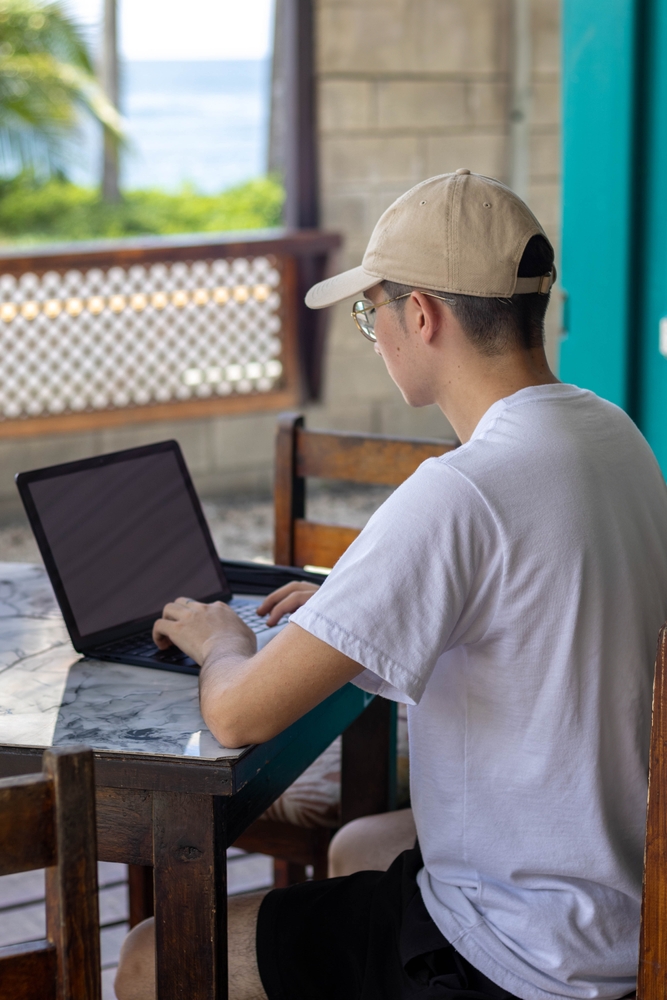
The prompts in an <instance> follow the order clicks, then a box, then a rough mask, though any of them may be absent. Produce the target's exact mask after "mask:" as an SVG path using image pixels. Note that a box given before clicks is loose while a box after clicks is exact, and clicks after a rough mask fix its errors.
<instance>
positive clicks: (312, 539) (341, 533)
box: [294, 519, 359, 569]
mask: <svg viewBox="0 0 667 1000" xmlns="http://www.w3.org/2000/svg"><path fill="white" fill-rule="evenodd" d="M358 534H359V529H358V528H342V527H340V526H338V525H333V524H318V523H317V521H304V520H302V519H299V520H297V521H295V522H294V565H295V566H324V567H326V568H328V569H331V568H332V566H335V565H336V563H337V562H338V560H339V559H340V557H341V556H342V554H343V552H345V549H346V548H347V547H348V546H349V545H351V544H352V542H353V541H354V540H355V538H356V537H357V535H358Z"/></svg>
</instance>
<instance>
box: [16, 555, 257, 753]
mask: <svg viewBox="0 0 667 1000" xmlns="http://www.w3.org/2000/svg"><path fill="white" fill-rule="evenodd" d="M68 743H69V744H71V743H87V744H88V745H89V746H92V747H93V749H95V750H117V751H124V752H126V753H127V752H130V753H138V754H142V753H145V754H153V755H155V754H158V755H163V756H169V757H181V758H182V757H184V756H185V757H195V758H197V757H198V758H201V759H205V760H215V759H220V758H225V759H229V758H234V757H237V756H238V755H239V754H240V753H241V752H242V750H227V749H225V748H224V747H222V746H221V745H220V744H219V743H218V742H217V740H216V739H215V738H214V737H213V736H212V735H211V733H210V732H209V731H208V729H207V728H206V726H205V724H204V720H203V719H202V717H201V713H200V711H199V700H198V695H197V678H196V677H193V676H190V675H186V674H176V673H171V672H169V671H166V670H152V669H150V668H146V667H133V666H126V665H125V664H120V663H107V662H103V661H102V660H89V659H81V657H80V654H79V653H77V652H76V650H75V649H74V648H73V646H72V645H71V643H70V640H69V636H68V634H67V629H66V628H65V624H64V622H63V619H62V616H61V614H60V610H59V608H58V605H57V603H56V599H55V597H54V594H53V590H52V589H51V584H50V583H49V579H48V577H47V575H46V572H45V571H44V569H43V568H42V567H41V566H33V565H30V564H28V563H0V744H10V745H13V746H29V747H40V748H41V747H48V746H62V745H64V744H68Z"/></svg>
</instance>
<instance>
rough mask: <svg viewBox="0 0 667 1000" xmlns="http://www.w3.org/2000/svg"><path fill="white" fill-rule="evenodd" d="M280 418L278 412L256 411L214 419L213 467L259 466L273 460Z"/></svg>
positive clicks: (222, 470)
mask: <svg viewBox="0 0 667 1000" xmlns="http://www.w3.org/2000/svg"><path fill="white" fill-rule="evenodd" d="M276 418H277V414H276V413H256V414H251V415H248V416H245V417H227V418H219V419H217V420H215V421H212V422H211V428H210V435H211V452H212V462H211V468H212V470H213V471H218V472H224V471H225V470H226V469H232V468H236V469H242V468H244V467H249V468H255V467H257V466H259V465H262V464H264V463H267V462H271V461H272V458H273V439H274V435H275V426H276Z"/></svg>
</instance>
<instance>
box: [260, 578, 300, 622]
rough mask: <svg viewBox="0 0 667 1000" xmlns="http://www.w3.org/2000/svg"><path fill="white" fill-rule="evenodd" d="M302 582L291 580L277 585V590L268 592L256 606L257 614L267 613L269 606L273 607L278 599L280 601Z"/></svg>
mask: <svg viewBox="0 0 667 1000" xmlns="http://www.w3.org/2000/svg"><path fill="white" fill-rule="evenodd" d="M301 586H302V584H301V583H300V582H299V581H298V580H292V581H291V582H290V583H286V584H285V585H284V586H283V587H278V590H274V591H273V593H271V594H268V595H267V596H266V597H265V598H264V600H263V601H262V603H261V604H260V605H259V607H258V608H257V614H258V615H266V614H268V613H269V611H270V610H271V608H273V607H275V606H276V604H278V603H279V601H282V599H283V598H284V597H287V595H288V594H291V593H292V592H293V591H294V590H297V589H299V588H300V587H301Z"/></svg>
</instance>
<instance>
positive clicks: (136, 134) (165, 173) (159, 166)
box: [71, 60, 270, 192]
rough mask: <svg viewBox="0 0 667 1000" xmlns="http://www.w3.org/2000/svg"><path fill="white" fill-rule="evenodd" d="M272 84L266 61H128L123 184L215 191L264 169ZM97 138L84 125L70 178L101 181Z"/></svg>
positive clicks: (123, 108) (96, 133)
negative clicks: (81, 141)
mask: <svg viewBox="0 0 667 1000" xmlns="http://www.w3.org/2000/svg"><path fill="white" fill-rule="evenodd" d="M269 87H270V62H269V60H243V61H240V60H238V61H237V60H219V61H215V62H205V61H197V62H171V61H169V62H167V61H165V62H158V61H151V62H125V63H124V64H123V66H122V76H121V101H120V104H121V111H122V113H123V115H124V117H125V119H126V123H127V131H128V138H129V148H128V149H126V150H125V151H124V152H123V154H122V163H121V184H122V186H123V187H125V188H127V189H131V188H146V187H159V188H163V189H165V190H177V189H178V188H180V187H181V186H182V185H184V184H192V185H194V187H196V188H197V189H198V190H200V191H204V192H216V191H221V190H223V189H224V188H227V187H230V186H231V185H232V184H237V183H240V182H241V181H245V180H248V179H249V178H252V177H257V176H259V175H261V174H264V173H266V158H267V139H268V124H269ZM100 141H101V140H100V134H99V130H98V129H97V128H96V127H95V126H92V125H88V126H86V127H85V129H84V134H83V144H82V147H80V156H78V157H77V164H76V166H74V167H73V169H72V172H71V176H72V179H73V180H76V181H77V182H79V183H84V184H95V183H97V182H98V180H99V172H100V157H101V154H100Z"/></svg>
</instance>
